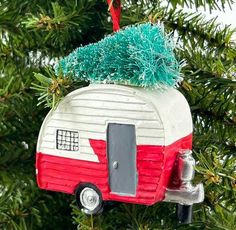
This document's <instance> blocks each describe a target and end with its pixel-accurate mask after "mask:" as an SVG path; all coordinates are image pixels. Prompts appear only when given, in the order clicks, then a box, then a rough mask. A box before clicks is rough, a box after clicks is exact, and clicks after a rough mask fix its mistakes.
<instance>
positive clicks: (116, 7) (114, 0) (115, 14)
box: [107, 0, 121, 32]
mask: <svg viewBox="0 0 236 230" xmlns="http://www.w3.org/2000/svg"><path fill="white" fill-rule="evenodd" d="M107 3H108V5H109V10H110V13H111V18H112V22H113V31H114V32H116V31H118V30H119V29H120V15H121V2H120V0H107Z"/></svg>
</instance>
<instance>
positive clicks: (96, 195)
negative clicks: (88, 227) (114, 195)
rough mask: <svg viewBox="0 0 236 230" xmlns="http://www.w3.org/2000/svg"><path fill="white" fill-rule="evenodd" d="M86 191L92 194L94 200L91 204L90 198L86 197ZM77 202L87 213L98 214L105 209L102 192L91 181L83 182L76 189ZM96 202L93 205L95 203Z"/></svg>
mask: <svg viewBox="0 0 236 230" xmlns="http://www.w3.org/2000/svg"><path fill="white" fill-rule="evenodd" d="M86 193H87V194H88V193H90V194H92V196H90V197H92V202H91V204H92V205H90V204H89V202H90V201H89V200H88V198H87V197H86ZM75 197H76V203H77V205H78V207H79V208H80V209H81V211H82V212H84V213H85V214H87V215H96V214H99V213H101V212H102V211H103V200H102V194H101V192H100V191H99V189H98V188H97V187H96V186H95V185H93V184H90V183H83V184H80V185H79V186H78V188H77V189H76V191H75ZM94 202H95V204H94V205H93V203H94ZM86 204H87V205H86Z"/></svg>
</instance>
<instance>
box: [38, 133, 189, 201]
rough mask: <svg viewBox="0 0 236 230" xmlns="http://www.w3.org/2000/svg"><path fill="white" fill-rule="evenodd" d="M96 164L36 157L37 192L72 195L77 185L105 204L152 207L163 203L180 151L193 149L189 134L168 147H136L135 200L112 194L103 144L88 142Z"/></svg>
mask: <svg viewBox="0 0 236 230" xmlns="http://www.w3.org/2000/svg"><path fill="white" fill-rule="evenodd" d="M89 142H90V145H91V147H92V148H93V151H94V153H95V154H96V155H97V156H98V159H99V162H90V161H85V160H76V159H70V158H65V157H59V156H52V155H47V154H44V153H37V155H36V156H37V157H36V168H37V169H38V174H37V182H38V185H39V187H40V188H42V189H47V190H53V191H60V192H64V193H70V194H73V193H74V191H75V189H76V187H77V186H78V184H79V183H84V182H89V183H93V184H94V185H96V186H97V187H98V188H99V189H100V191H101V193H102V196H103V199H104V200H116V201H121V202H130V203H139V204H146V205H151V204H154V203H156V202H157V201H161V200H163V199H164V195H165V190H166V187H167V186H169V184H170V179H173V178H172V177H171V173H172V172H173V168H174V163H175V161H176V156H177V154H178V151H179V150H180V149H191V148H192V134H190V135H188V136H186V137H184V138H182V139H180V140H178V141H176V142H175V143H173V144H171V145H169V146H154V145H138V146H137V171H138V185H137V192H136V196H134V197H129V196H120V195H117V194H112V193H111V191H110V188H109V182H108V180H109V173H108V161H107V156H106V141H103V140H89Z"/></svg>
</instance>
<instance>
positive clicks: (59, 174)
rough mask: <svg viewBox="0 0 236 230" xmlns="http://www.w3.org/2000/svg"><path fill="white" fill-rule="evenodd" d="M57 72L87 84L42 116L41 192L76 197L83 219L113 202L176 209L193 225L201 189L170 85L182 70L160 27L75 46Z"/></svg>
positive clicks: (187, 127) (187, 126)
mask: <svg viewBox="0 0 236 230" xmlns="http://www.w3.org/2000/svg"><path fill="white" fill-rule="evenodd" d="M112 52H113V53H112ZM114 52H116V56H115V55H114ZM112 54H113V55H114V56H113V59H111V57H112ZM92 56H93V58H92ZM109 62H110V64H109ZM59 69H61V70H62V71H63V73H64V74H65V75H66V74H71V75H72V77H73V78H74V79H75V80H77V79H83V80H84V79H85V78H87V80H88V81H89V82H90V83H91V84H90V85H89V86H87V87H83V88H80V89H76V90H74V91H73V92H71V93H70V94H68V95H67V96H66V97H65V98H64V99H63V100H62V101H61V102H60V103H59V104H58V106H57V107H56V108H55V109H53V110H51V111H50V112H49V113H48V115H47V116H46V118H45V120H44V122H43V124H42V127H41V130H40V133H39V137H38V144H37V153H36V168H37V183H38V186H39V187H40V188H42V189H46V190H51V191H57V192H64V193H69V194H75V197H76V201H77V204H78V206H79V207H80V208H81V210H82V211H84V212H85V213H87V214H96V213H100V212H101V211H102V209H103V204H104V203H106V202H109V201H119V202H127V203H135V204H144V205H153V204H155V203H157V202H160V201H166V202H174V203H177V204H179V205H178V217H179V220H180V221H181V222H184V223H189V222H190V221H191V209H192V205H193V204H195V203H199V202H202V201H203V199H204V190H203V185H202V184H197V185H193V184H192V182H191V181H192V179H193V177H194V167H195V160H194V158H193V157H192V131H193V127H192V118H191V113H190V108H189V105H188V103H187V101H186V99H185V98H184V96H183V95H182V94H181V93H180V92H179V91H178V90H177V89H175V88H174V87H171V86H174V85H175V84H176V82H177V81H179V68H178V63H177V61H176V59H175V58H174V54H173V48H172V46H171V45H170V41H169V38H167V37H166V36H165V34H164V32H163V28H162V27H161V26H158V25H152V24H150V23H147V24H142V25H136V26H131V27H127V28H126V29H124V30H121V31H119V32H117V33H115V34H114V35H112V36H108V37H106V38H105V39H103V40H102V41H100V42H98V43H96V44H91V45H88V46H85V47H81V48H78V49H77V50H75V51H74V52H72V53H71V54H70V55H69V56H67V57H65V58H64V59H62V60H61V61H60V62H59V64H58V65H57V66H56V72H58V71H59ZM103 83H105V84H103ZM140 86H141V87H140Z"/></svg>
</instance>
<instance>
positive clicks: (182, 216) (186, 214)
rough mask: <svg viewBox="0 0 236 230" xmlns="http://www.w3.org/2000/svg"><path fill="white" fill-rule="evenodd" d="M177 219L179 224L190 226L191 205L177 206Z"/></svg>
mask: <svg viewBox="0 0 236 230" xmlns="http://www.w3.org/2000/svg"><path fill="white" fill-rule="evenodd" d="M176 210H177V218H178V221H179V223H180V224H191V223H192V215H193V205H182V204H177V207H176Z"/></svg>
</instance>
